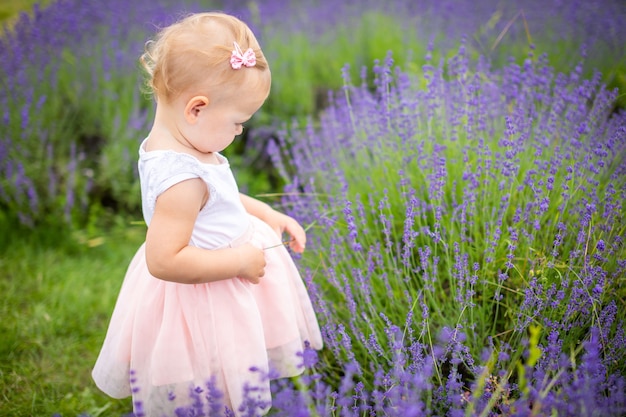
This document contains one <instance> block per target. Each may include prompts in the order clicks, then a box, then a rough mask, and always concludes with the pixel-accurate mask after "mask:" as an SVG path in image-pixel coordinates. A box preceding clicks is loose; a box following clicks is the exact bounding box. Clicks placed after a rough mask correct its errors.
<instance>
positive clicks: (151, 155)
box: [138, 141, 250, 249]
mask: <svg viewBox="0 0 626 417" xmlns="http://www.w3.org/2000/svg"><path fill="white" fill-rule="evenodd" d="M144 142H145V141H144ZM216 156H217V158H218V160H219V162H220V163H219V164H217V165H216V164H205V163H203V162H200V161H199V160H198V159H197V158H195V157H194V156H192V155H189V154H186V153H180V152H175V151H170V150H157V151H150V152H147V151H145V150H144V143H142V144H141V146H140V147H139V162H138V166H139V179H140V183H141V202H142V210H143V217H144V220H145V221H146V224H147V225H148V227H149V226H150V221H151V220H152V215H153V214H154V208H155V205H156V200H157V198H158V197H159V195H161V193H163V192H164V191H165V190H167V189H168V188H170V187H171V186H173V185H175V184H178V183H179V182H182V181H185V180H188V179H192V178H201V179H202V180H204V182H205V184H206V185H207V189H208V191H209V199H208V201H207V202H206V204H205V205H204V207H203V208H202V209H201V210H200V212H199V213H198V218H197V220H196V223H195V225H194V228H193V232H192V234H191V240H190V242H189V243H190V244H191V245H193V246H197V247H200V248H204V249H218V248H223V247H228V246H229V245H230V244H231V242H233V241H234V240H236V239H237V238H238V237H240V236H242V235H243V234H244V233H246V232H247V230H248V227H249V224H250V219H249V216H248V214H247V212H246V210H245V208H244V207H243V204H242V203H241V199H240V196H239V189H238V187H237V183H236V182H235V178H234V176H233V173H232V171H231V169H230V164H229V163H228V160H227V159H226V158H225V157H224V156H222V155H220V154H216Z"/></svg>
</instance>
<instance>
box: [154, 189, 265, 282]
mask: <svg viewBox="0 0 626 417" xmlns="http://www.w3.org/2000/svg"><path fill="white" fill-rule="evenodd" d="M207 199H208V190H207V188H206V185H205V184H204V182H203V181H202V180H201V179H199V178H195V179H190V180H187V181H183V182H180V183H178V184H176V185H174V186H172V187H170V188H169V189H167V190H166V191H165V192H163V193H162V194H161V195H159V197H158V198H157V200H156V206H155V209H154V215H153V217H152V220H151V222H150V226H149V227H148V233H147V235H146V262H147V264H148V270H149V271H150V273H151V274H152V275H154V276H155V277H157V278H160V279H162V280H165V281H173V282H179V283H186V284H197V283H203V282H211V281H218V280H222V279H228V278H232V277H240V278H245V279H247V280H249V281H251V282H253V283H258V282H259V278H260V277H262V276H263V274H264V269H265V255H264V253H263V251H262V250H261V249H259V248H256V247H254V246H252V245H250V244H246V245H242V246H239V247H237V248H227V249H219V250H206V249H201V248H197V247H194V246H190V245H189V240H190V238H191V232H192V230H193V226H194V223H195V221H196V218H197V217H198V212H199V211H200V209H201V208H202V207H203V205H204V204H205V203H206V201H207Z"/></svg>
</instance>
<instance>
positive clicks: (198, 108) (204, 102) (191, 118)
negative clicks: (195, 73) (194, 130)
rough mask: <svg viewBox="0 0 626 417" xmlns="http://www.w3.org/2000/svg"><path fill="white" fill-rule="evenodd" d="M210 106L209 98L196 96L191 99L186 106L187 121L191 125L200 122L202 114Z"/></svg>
mask: <svg viewBox="0 0 626 417" xmlns="http://www.w3.org/2000/svg"><path fill="white" fill-rule="evenodd" d="M208 105H209V99H208V97H207V96H195V97H192V98H191V99H189V101H188V102H187V105H186V106H185V120H186V121H187V123H189V124H194V123H196V122H197V121H198V117H199V115H200V112H202V111H203V110H206V108H207V107H208Z"/></svg>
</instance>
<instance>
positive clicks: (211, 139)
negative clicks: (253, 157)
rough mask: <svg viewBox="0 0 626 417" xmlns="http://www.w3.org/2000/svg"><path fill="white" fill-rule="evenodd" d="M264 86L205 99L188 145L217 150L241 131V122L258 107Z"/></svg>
mask: <svg viewBox="0 0 626 417" xmlns="http://www.w3.org/2000/svg"><path fill="white" fill-rule="evenodd" d="M266 98H267V92H266V91H264V89H259V88H256V89H249V90H244V89H238V91H237V92H236V93H233V94H230V95H228V96H224V97H220V98H218V99H216V100H212V101H209V104H208V105H207V107H206V108H205V109H204V110H203V111H201V114H200V117H199V119H198V125H197V130H196V132H197V134H196V135H195V137H194V138H192V140H191V142H192V143H191V145H192V146H193V147H194V148H195V149H196V150H198V151H200V152H203V153H209V152H221V151H223V150H224V149H225V148H226V147H228V145H230V144H231V143H232V142H233V140H234V139H235V137H236V136H238V135H240V134H241V133H242V132H243V124H244V123H245V122H247V121H248V120H249V119H250V118H251V117H252V115H253V114H254V113H256V112H257V110H259V108H261V106H262V105H263V103H264V102H265V99H266Z"/></svg>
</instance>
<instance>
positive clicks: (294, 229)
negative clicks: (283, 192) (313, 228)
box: [239, 193, 306, 253]
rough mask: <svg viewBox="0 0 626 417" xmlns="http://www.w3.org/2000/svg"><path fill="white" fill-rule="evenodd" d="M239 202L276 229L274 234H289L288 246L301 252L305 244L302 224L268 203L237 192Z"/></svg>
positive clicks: (249, 211)
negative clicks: (239, 198)
mask: <svg viewBox="0 0 626 417" xmlns="http://www.w3.org/2000/svg"><path fill="white" fill-rule="evenodd" d="M239 195H240V197H241V202H242V203H243V206H244V207H245V209H246V211H247V212H248V213H250V214H252V215H253V216H255V217H258V218H259V219H261V220H263V221H264V222H265V223H267V224H269V225H270V226H271V227H272V229H274V230H275V231H276V234H278V236H280V237H281V239H282V236H283V233H285V232H286V233H287V234H289V236H291V240H290V241H289V247H290V248H291V249H292V250H293V251H294V252H297V253H302V252H303V251H304V248H305V246H306V233H305V231H304V229H303V228H302V226H300V224H299V223H298V222H297V221H296V220H295V219H294V218H292V217H289V216H287V215H286V214H283V213H280V212H278V211H276V210H274V209H273V208H271V207H270V206H269V205H268V204H266V203H264V202H262V201H259V200H257V199H254V198H252V197H250V196H247V195H245V194H241V193H240V194H239Z"/></svg>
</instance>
